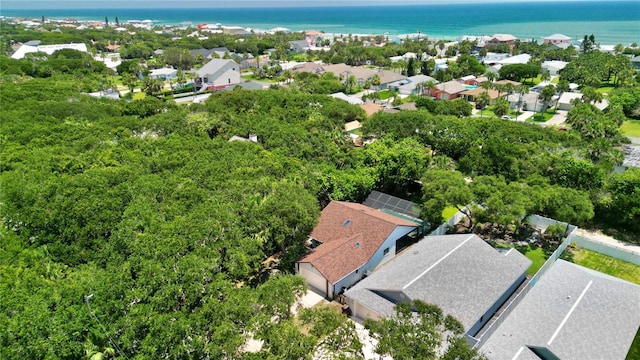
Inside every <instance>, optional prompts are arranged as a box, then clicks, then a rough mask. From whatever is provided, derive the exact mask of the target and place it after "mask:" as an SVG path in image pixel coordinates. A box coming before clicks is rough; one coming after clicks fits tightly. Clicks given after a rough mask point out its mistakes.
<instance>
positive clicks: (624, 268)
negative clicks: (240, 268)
mask: <svg viewBox="0 0 640 360" xmlns="http://www.w3.org/2000/svg"><path fill="white" fill-rule="evenodd" d="M573 262H574V263H576V264H578V265H581V266H584V267H586V268H589V269H593V270H596V271H600V272H601V273H605V274H607V275H611V276H615V277H617V278H620V279H623V280H627V281H630V282H632V283H634V284H638V285H640V266H638V265H635V264H632V263H630V262H626V261H622V260H618V259H616V258H612V257H610V256H607V255H603V254H600V253H597V252H595V251H591V250H586V249H576V250H573Z"/></svg>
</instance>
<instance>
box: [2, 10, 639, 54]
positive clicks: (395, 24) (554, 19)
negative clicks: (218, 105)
mask: <svg viewBox="0 0 640 360" xmlns="http://www.w3.org/2000/svg"><path fill="white" fill-rule="evenodd" d="M593 4H595V5H593ZM607 5H608V6H607V7H602V6H599V5H597V3H594V2H588V1H587V2H585V1H575V2H558V3H556V2H554V3H553V5H550V4H549V3H547V4H546V5H545V4H544V3H539V4H536V3H529V2H526V3H520V2H518V3H512V4H501V3H500V4H497V3H483V4H468V5H461V4H429V5H427V4H423V5H384V6H325V7H313V6H312V7H258V8H237V7H236V8H197V9H196V8H173V9H169V8H157V9H139V8H137V9H134V8H111V9H51V10H46V9H24V10H17V9H9V10H6V9H5V10H1V11H0V15H1V16H3V17H4V18H10V17H11V18H24V19H36V20H40V19H41V17H42V16H44V17H45V18H46V19H50V20H63V19H65V18H74V19H77V20H78V21H82V22H89V21H95V22H104V19H105V17H106V18H108V19H109V22H110V23H111V24H112V23H114V22H115V18H116V17H118V18H119V20H120V23H125V22H127V21H130V20H138V21H143V20H150V22H152V23H153V24H154V25H157V26H160V27H169V26H174V27H180V26H181V23H185V22H188V23H191V24H192V25H193V26H195V25H197V24H202V23H206V24H218V23H219V24H224V25H225V26H229V27H231V26H238V27H242V28H248V29H253V30H256V31H261V32H268V31H270V29H273V28H277V27H285V28H287V29H290V30H291V32H300V31H304V30H319V31H322V32H324V33H326V34H343V35H348V34H359V35H389V36H390V37H400V38H403V37H405V36H406V35H409V36H413V35H417V33H418V32H420V33H421V35H422V36H428V37H429V38H432V39H445V40H455V39H457V38H459V37H462V36H465V35H471V36H474V35H475V36H481V35H489V36H492V35H494V34H512V35H514V36H515V37H517V38H519V39H523V40H525V41H528V40H530V39H532V40H537V41H538V42H541V41H542V39H543V38H544V37H546V36H549V35H551V34H555V33H561V34H565V35H567V36H569V37H571V38H572V39H573V40H581V39H582V37H583V36H584V35H589V34H594V35H595V36H596V39H597V41H598V42H599V43H601V44H612V45H616V44H623V45H626V46H628V45H630V44H631V43H633V42H636V43H640V32H639V31H637V29H638V26H637V16H636V14H637V15H638V16H640V3H637V5H636V3H634V2H629V1H627V2H624V1H612V2H608V4H607ZM531 12H535V13H536V14H539V16H538V15H536V16H531V17H524V18H526V20H522V19H523V17H522V16H520V14H527V13H531Z"/></svg>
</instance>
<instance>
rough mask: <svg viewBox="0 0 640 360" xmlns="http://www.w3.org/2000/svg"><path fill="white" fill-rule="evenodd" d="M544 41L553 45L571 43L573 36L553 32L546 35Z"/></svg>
mask: <svg viewBox="0 0 640 360" xmlns="http://www.w3.org/2000/svg"><path fill="white" fill-rule="evenodd" d="M544 43H545V44H552V45H558V44H569V43H571V38H570V37H568V36H567V35H563V34H553V35H549V36H547V37H545V38H544Z"/></svg>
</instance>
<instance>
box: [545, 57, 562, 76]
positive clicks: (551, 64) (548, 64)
mask: <svg viewBox="0 0 640 360" xmlns="http://www.w3.org/2000/svg"><path fill="white" fill-rule="evenodd" d="M567 64H568V62H566V61H560V60H549V61H545V62H543V63H542V72H547V73H549V75H551V76H557V75H559V73H560V70H562V69H564V68H565V67H566V66H567Z"/></svg>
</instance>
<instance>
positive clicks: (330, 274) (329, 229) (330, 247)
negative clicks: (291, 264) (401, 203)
mask: <svg viewBox="0 0 640 360" xmlns="http://www.w3.org/2000/svg"><path fill="white" fill-rule="evenodd" d="M398 226H410V227H412V228H414V227H416V224H414V223H412V222H410V221H407V220H403V219H400V218H397V217H395V216H392V215H389V214H387V213H384V212H382V211H379V210H376V209H373V208H370V207H368V206H365V205H362V204H355V203H348V202H342V201H332V202H331V203H330V204H329V205H328V206H327V207H326V208H325V209H324V210H323V211H322V215H321V216H320V220H319V222H318V225H317V226H316V227H315V229H313V231H312V232H311V237H313V238H314V239H316V240H318V241H320V242H321V243H322V245H320V246H318V247H317V248H315V249H314V250H313V251H312V252H311V253H309V254H307V255H306V256H304V257H302V258H301V259H299V260H298V262H303V263H311V264H312V265H313V266H314V267H315V268H316V270H318V271H319V272H320V273H321V274H322V275H323V276H324V277H325V278H326V279H327V280H329V282H330V283H332V284H335V283H336V282H338V281H339V280H340V279H342V278H344V277H345V276H347V275H349V274H350V273H352V272H353V271H354V270H356V269H358V268H359V267H361V266H362V265H364V264H365V263H366V262H367V261H369V259H371V257H372V256H373V254H374V253H375V252H376V250H378V248H379V247H380V246H381V245H382V244H383V243H384V241H385V240H386V239H387V238H388V237H389V235H391V233H392V232H393V231H394V230H395V229H396V227H398Z"/></svg>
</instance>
